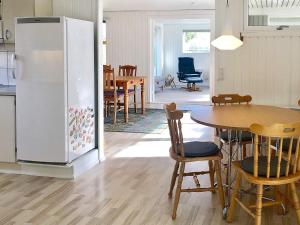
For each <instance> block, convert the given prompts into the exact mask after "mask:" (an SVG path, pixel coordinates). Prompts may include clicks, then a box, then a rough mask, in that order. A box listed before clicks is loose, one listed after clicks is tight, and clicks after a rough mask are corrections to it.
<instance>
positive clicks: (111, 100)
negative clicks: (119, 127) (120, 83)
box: [103, 69, 124, 123]
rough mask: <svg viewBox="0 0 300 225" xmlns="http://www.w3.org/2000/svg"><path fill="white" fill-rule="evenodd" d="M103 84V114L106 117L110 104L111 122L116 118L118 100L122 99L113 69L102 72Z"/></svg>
mask: <svg viewBox="0 0 300 225" xmlns="http://www.w3.org/2000/svg"><path fill="white" fill-rule="evenodd" d="M103 84H104V107H105V116H106V117H107V115H108V112H109V107H110V105H111V104H112V105H113V107H114V114H113V123H115V122H116V120H117V111H118V109H117V108H118V107H117V106H118V105H117V103H118V101H120V100H122V99H123V101H124V93H122V92H119V91H118V90H117V84H116V77H115V74H114V69H106V70H104V73H103Z"/></svg>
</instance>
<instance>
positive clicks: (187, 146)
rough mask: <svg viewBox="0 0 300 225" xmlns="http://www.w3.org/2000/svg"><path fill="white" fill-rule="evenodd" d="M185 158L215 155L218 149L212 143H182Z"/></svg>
mask: <svg viewBox="0 0 300 225" xmlns="http://www.w3.org/2000/svg"><path fill="white" fill-rule="evenodd" d="M183 147H184V154H185V157H205V156H213V155H216V154H217V153H218V152H219V151H220V149H219V147H218V146H217V145H216V144H215V143H213V142H200V141H191V142H186V143H183Z"/></svg>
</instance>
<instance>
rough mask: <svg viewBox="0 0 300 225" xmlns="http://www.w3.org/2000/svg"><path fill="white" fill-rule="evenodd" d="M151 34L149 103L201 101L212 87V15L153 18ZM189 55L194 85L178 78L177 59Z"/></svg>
mask: <svg viewBox="0 0 300 225" xmlns="http://www.w3.org/2000/svg"><path fill="white" fill-rule="evenodd" d="M151 28H152V31H151V34H152V37H151V59H152V63H151V65H152V68H151V73H150V74H151V75H152V76H151V78H152V79H150V81H151V82H152V84H151V85H152V93H151V97H150V101H151V103H168V102H174V101H175V102H177V103H183V104H185V103H188V104H205V103H208V102H210V99H211V96H212V94H213V89H214V50H213V49H212V48H210V42H211V39H212V37H213V36H214V25H213V22H212V17H211V16H207V18H201V19H200V18H197V19H174V18H172V19H166V18H164V19H161V18H160V19H153V21H152V26H151ZM182 57H185V58H191V59H192V60H193V67H194V69H195V72H199V73H200V76H199V78H200V79H196V80H195V81H196V82H195V86H193V83H188V82H187V81H185V80H182V79H179V77H178V72H179V58H182Z"/></svg>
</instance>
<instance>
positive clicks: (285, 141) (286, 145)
mask: <svg viewBox="0 0 300 225" xmlns="http://www.w3.org/2000/svg"><path fill="white" fill-rule="evenodd" d="M297 142H298V139H294V140H293V146H292V153H295V151H296V148H297ZM272 145H273V146H275V147H278V148H279V142H278V145H277V141H276V140H274V141H272ZM276 145H277V146H276ZM289 147H290V140H289V139H283V143H282V151H284V152H288V151H289Z"/></svg>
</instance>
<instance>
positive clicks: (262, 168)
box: [241, 156, 287, 177]
mask: <svg viewBox="0 0 300 225" xmlns="http://www.w3.org/2000/svg"><path fill="white" fill-rule="evenodd" d="M277 164H278V157H274V158H272V159H271V164H270V177H276V175H277ZM280 166H281V169H280V176H284V175H285V169H286V166H287V162H286V161H285V160H283V159H282V160H281V165H280ZM241 168H242V169H243V170H244V171H246V172H247V173H250V174H253V173H254V172H253V171H254V170H253V168H254V157H253V156H252V157H248V158H246V159H244V160H242V162H241ZM258 176H260V177H266V176H267V157H266V156H259V157H258Z"/></svg>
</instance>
